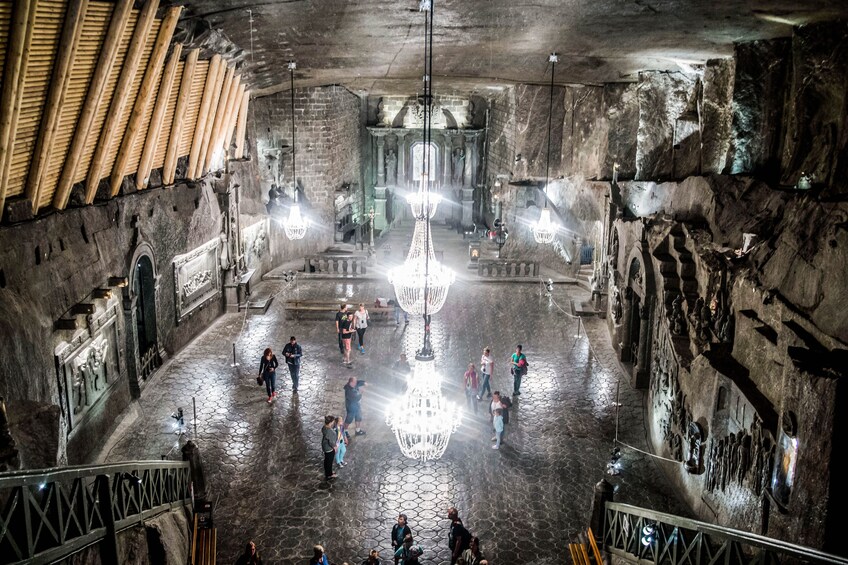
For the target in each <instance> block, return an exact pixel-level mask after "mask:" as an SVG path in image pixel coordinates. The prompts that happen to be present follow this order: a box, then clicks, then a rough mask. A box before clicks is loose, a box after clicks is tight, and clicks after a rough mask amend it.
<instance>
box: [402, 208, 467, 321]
mask: <svg viewBox="0 0 848 565" xmlns="http://www.w3.org/2000/svg"><path fill="white" fill-rule="evenodd" d="M388 274H389V284H391V285H392V286H393V287H394V288H395V294H396V295H397V300H398V304H399V305H400V307H401V308H403V309H404V310H405V311H407V312H409V313H410V314H419V315H420V314H425V313H430V314H436V313H437V312H438V311H439V310H441V309H442V306H444V305H445V301H446V300H447V298H448V290H449V289H450V285H452V284H453V283H454V281H455V280H456V275H455V274H454V272H453V271H452V270H451V269H449V268H447V267H445V266H444V265H442V264H441V263H439V262H438V261H437V260H436V255H435V253H433V240H432V238H431V237H430V222H429V221H428V219H426V218H423V219H419V220H417V221H416V222H415V231H414V232H413V234H412V245H411V246H410V248H409V255H407V256H406V261H404V263H403V265H401V266H399V267H395V268H394V269H391V270H390V271H389V273H388Z"/></svg>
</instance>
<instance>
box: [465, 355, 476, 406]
mask: <svg viewBox="0 0 848 565" xmlns="http://www.w3.org/2000/svg"><path fill="white" fill-rule="evenodd" d="M464 378H465V401H466V403H467V404H468V406H473V407H474V413H475V414H476V413H477V399H478V398H480V397H479V396H477V371H476V370H475V369H474V363H469V364H468V370H467V371H465V377H464Z"/></svg>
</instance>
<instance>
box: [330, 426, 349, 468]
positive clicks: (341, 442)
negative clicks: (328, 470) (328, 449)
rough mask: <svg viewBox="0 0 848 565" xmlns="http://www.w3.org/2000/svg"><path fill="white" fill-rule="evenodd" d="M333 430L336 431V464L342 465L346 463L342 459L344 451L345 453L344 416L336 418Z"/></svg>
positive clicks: (345, 430) (345, 432)
mask: <svg viewBox="0 0 848 565" xmlns="http://www.w3.org/2000/svg"><path fill="white" fill-rule="evenodd" d="M333 431H335V432H336V465H338V466H339V467H344V466H345V465H347V463H345V460H344V456H345V453H347V429H346V427H345V424H344V418H342V417H341V416H339V417H338V418H336V423H335V426H333Z"/></svg>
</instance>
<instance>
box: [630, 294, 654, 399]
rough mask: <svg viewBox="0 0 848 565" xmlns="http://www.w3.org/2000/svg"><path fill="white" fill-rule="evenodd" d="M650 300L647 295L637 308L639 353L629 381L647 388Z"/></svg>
mask: <svg viewBox="0 0 848 565" xmlns="http://www.w3.org/2000/svg"><path fill="white" fill-rule="evenodd" d="M651 302H652V301H651V299H650V298H649V297H647V298H645V302H644V304H642V306H641V307H640V308H639V353H638V356H637V358H636V370H635V371H634V373H633V379H632V382H631V383H630V384H632V385H633V388H648V384H649V382H650V378H649V377H650V370H649V367H648V361H649V360H650V353H651V352H650V348H651V310H652V307H651V306H652V305H651Z"/></svg>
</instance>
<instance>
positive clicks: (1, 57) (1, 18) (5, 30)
mask: <svg viewBox="0 0 848 565" xmlns="http://www.w3.org/2000/svg"><path fill="white" fill-rule="evenodd" d="M11 19H12V3H11V2H0V61H5V60H6V49H7V48H8V44H9V23H10V21H11ZM5 67H6V65H0V84H3V71H4V69H5Z"/></svg>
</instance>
